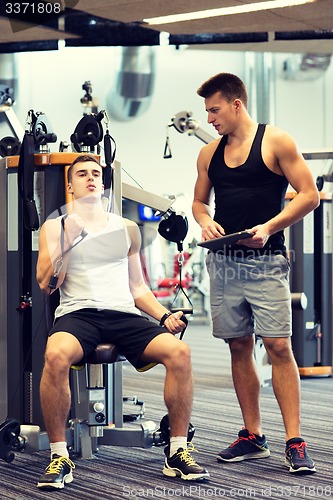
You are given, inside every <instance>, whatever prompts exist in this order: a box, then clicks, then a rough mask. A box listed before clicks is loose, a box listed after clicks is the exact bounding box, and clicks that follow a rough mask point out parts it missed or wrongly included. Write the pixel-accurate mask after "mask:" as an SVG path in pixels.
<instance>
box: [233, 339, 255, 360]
mask: <svg viewBox="0 0 333 500" xmlns="http://www.w3.org/2000/svg"><path fill="white" fill-rule="evenodd" d="M228 344H229V349H230V352H231V354H232V356H241V357H244V356H246V355H248V356H251V355H252V353H253V350H254V336H253V335H246V336H244V337H237V338H233V339H229V341H228Z"/></svg>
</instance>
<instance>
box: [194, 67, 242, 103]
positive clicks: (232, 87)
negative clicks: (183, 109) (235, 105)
mask: <svg viewBox="0 0 333 500" xmlns="http://www.w3.org/2000/svg"><path fill="white" fill-rule="evenodd" d="M217 92H220V94H221V95H222V97H224V98H225V99H226V100H227V101H228V102H233V101H234V100H235V99H240V100H241V101H242V103H243V104H244V106H245V107H246V108H247V100H248V98H247V92H246V87H245V85H244V83H243V81H242V80H241V79H240V78H239V77H238V76H236V75H233V74H232V73H218V74H217V75H215V76H212V77H211V78H209V80H206V81H205V82H204V83H203V84H202V85H201V86H200V87H199V88H198V90H197V94H198V95H199V96H200V97H204V98H205V99H206V98H208V97H211V96H212V95H214V94H216V93H217Z"/></svg>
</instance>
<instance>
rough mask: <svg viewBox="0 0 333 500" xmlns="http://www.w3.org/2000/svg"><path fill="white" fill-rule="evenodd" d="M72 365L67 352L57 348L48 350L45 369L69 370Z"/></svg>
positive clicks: (55, 370)
mask: <svg viewBox="0 0 333 500" xmlns="http://www.w3.org/2000/svg"><path fill="white" fill-rule="evenodd" d="M70 366H71V362H70V360H69V358H68V355H67V354H66V353H64V352H63V351H61V350H59V349H55V348H50V349H47V350H46V352H45V365H44V370H50V371H53V372H54V373H56V372H61V371H63V370H68V369H69V368H70Z"/></svg>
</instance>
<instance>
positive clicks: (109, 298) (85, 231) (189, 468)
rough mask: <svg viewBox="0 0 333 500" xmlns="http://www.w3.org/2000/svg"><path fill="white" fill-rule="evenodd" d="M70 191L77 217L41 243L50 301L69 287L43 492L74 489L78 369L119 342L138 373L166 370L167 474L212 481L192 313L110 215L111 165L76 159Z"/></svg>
mask: <svg viewBox="0 0 333 500" xmlns="http://www.w3.org/2000/svg"><path fill="white" fill-rule="evenodd" d="M67 189H68V193H69V194H71V196H72V199H73V202H72V206H71V210H70V213H69V215H68V216H67V217H66V218H61V217H59V218H57V219H50V220H47V221H46V222H45V224H43V227H42V229H41V232H40V239H39V256H38V262H37V280H38V283H39V285H40V288H41V289H42V290H43V291H44V292H46V293H50V292H51V291H53V290H54V289H55V288H58V287H59V290H60V304H59V306H58V308H57V309H56V313H55V322H54V326H53V328H52V329H51V331H50V334H49V338H48V342H47V346H46V353H45V366H44V370H43V374H42V379H41V385H40V395H41V404H42V411H43V416H44V421H45V426H46V430H47V433H48V437H49V440H50V445H51V462H50V464H49V466H48V467H47V468H46V471H45V473H44V474H43V475H42V476H41V477H40V479H39V481H38V487H39V488H46V489H54V488H63V487H64V485H65V483H69V482H71V481H73V476H72V469H73V468H74V464H73V462H72V461H71V460H70V459H69V456H68V451H67V443H66V435H65V427H66V421H67V417H68V413H69V409H70V401H71V397H70V388H69V383H68V379H69V370H70V367H71V366H72V365H73V364H77V363H78V362H80V361H81V360H82V359H84V358H85V357H86V356H88V355H89V353H91V352H92V351H94V349H95V347H96V345H97V344H100V343H112V344H115V345H116V346H117V347H118V349H119V351H120V352H121V353H122V354H123V355H124V356H126V358H127V359H128V361H129V362H130V363H131V364H132V365H133V366H134V367H136V368H138V369H140V368H142V367H144V366H145V365H147V364H149V363H161V364H163V365H164V366H165V368H166V378H165V388H164V399H165V404H166V406H167V408H168V414H169V422H170V436H171V437H170V444H169V445H168V446H167V447H166V449H165V454H166V458H165V465H164V468H163V474H164V475H166V476H169V477H176V476H179V477H181V478H182V479H187V480H197V479H205V478H207V477H208V476H209V473H208V472H207V471H206V470H205V469H204V468H203V467H201V466H200V465H198V464H197V463H196V462H195V461H194V459H193V458H192V456H191V455H190V453H189V450H188V448H187V433H188V426H189V420H190V413H191V407H192V393H193V388H192V369H191V357H190V349H189V347H188V345H187V344H185V343H184V342H182V341H180V340H179V339H178V338H177V337H175V334H177V333H179V332H180V331H182V330H183V329H184V328H185V326H186V325H185V323H184V322H183V321H182V320H181V316H182V313H181V312H176V313H174V314H171V313H170V312H169V311H167V310H166V309H165V308H164V307H163V306H162V305H161V304H160V303H159V302H158V301H157V300H156V298H155V297H154V295H153V293H152V292H151V291H150V289H149V288H148V286H147V285H146V284H145V282H144V279H143V275H142V269H141V264H140V256H139V251H140V243H141V239H140V232H139V229H138V226H137V225H136V224H135V223H134V222H131V221H129V220H127V219H123V218H122V217H120V216H118V215H115V214H111V213H108V212H105V211H104V209H103V205H102V201H101V196H102V194H103V189H104V188H103V184H102V167H101V166H100V165H99V163H98V162H97V160H96V159H95V158H94V157H93V156H91V155H82V156H78V157H77V158H76V159H75V160H74V162H73V163H72V165H71V166H70V168H69V171H68V187H67ZM140 311H143V312H145V313H146V314H148V315H150V316H152V317H153V318H155V319H156V320H157V321H158V322H159V323H160V324H159V325H158V324H155V323H154V322H151V321H149V320H148V319H147V318H145V317H143V316H141V313H140ZM193 449H194V448H193Z"/></svg>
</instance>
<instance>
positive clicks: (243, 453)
mask: <svg viewBox="0 0 333 500" xmlns="http://www.w3.org/2000/svg"><path fill="white" fill-rule="evenodd" d="M269 455H270V451H269V449H268V444H267V441H266V438H265V436H262V437H260V436H257V435H256V434H253V433H252V432H249V431H248V430H247V429H242V430H241V431H239V433H238V439H236V441H234V442H233V443H232V444H231V445H230V446H229V447H228V448H226V449H225V450H222V451H221V452H220V453H219V454H218V455H217V459H218V460H220V461H221V462H240V461H242V460H250V459H252V458H266V457H269Z"/></svg>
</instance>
